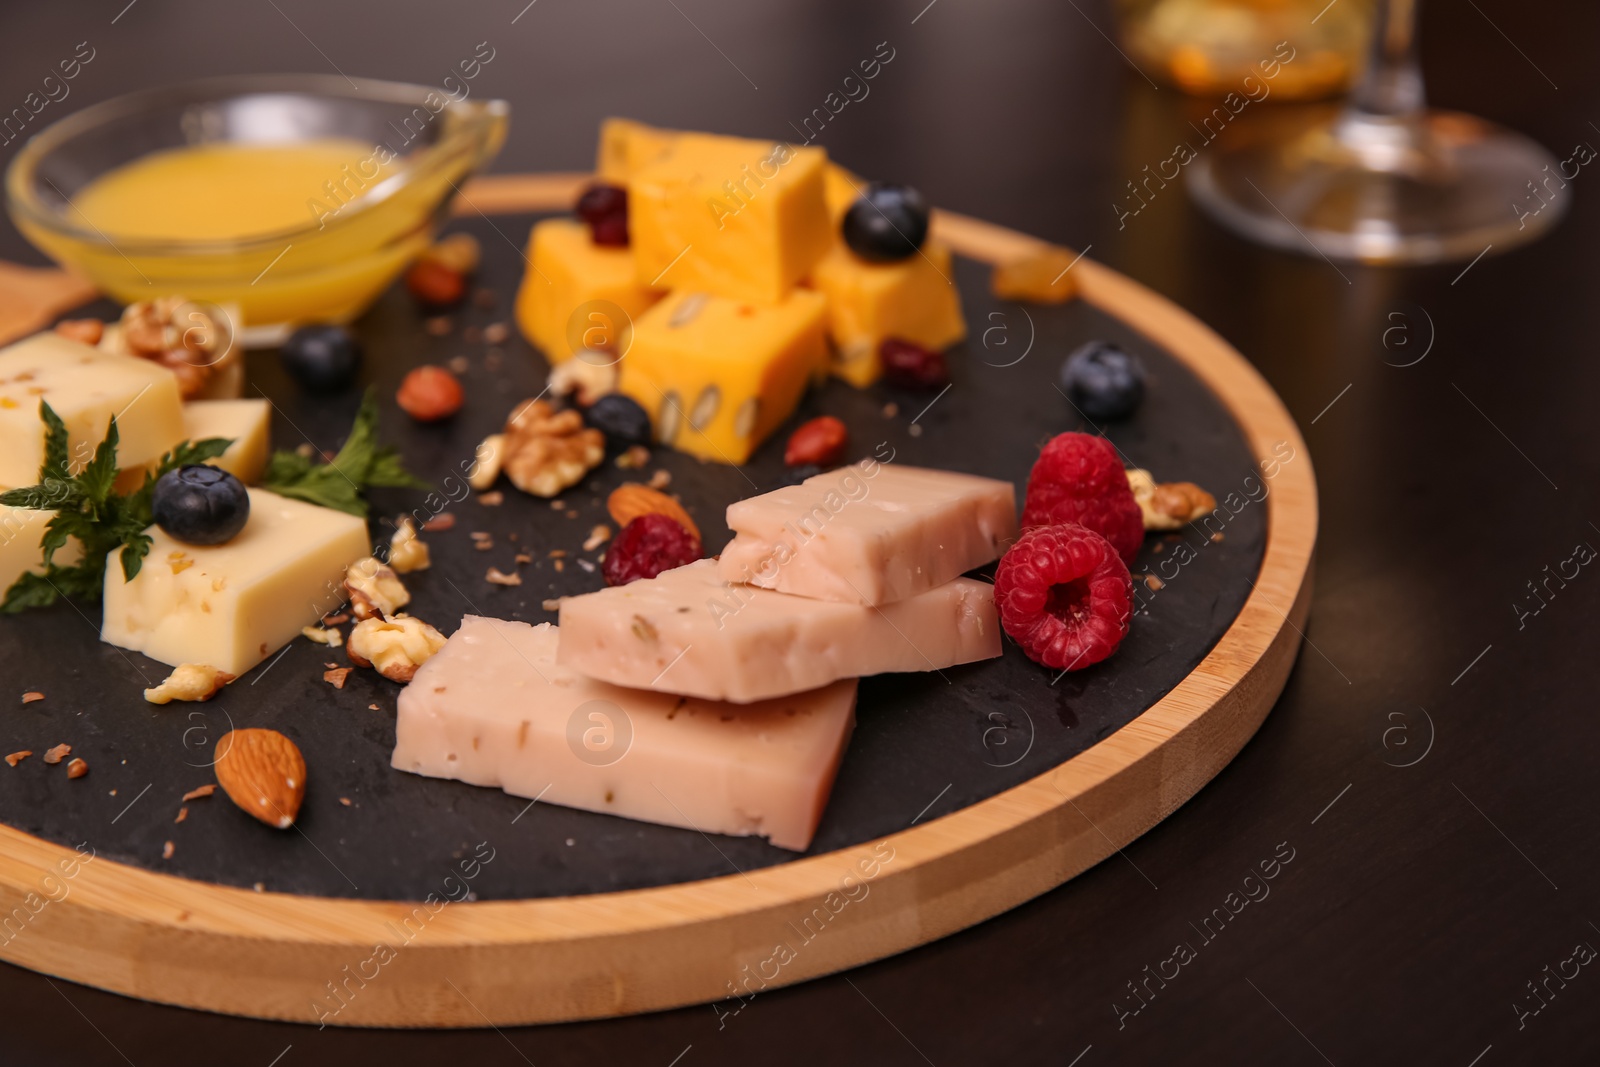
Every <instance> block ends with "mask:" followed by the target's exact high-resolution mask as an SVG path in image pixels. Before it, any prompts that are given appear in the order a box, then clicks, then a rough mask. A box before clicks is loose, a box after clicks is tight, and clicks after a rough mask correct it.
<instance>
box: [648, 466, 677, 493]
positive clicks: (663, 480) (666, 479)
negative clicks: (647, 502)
mask: <svg viewBox="0 0 1600 1067" xmlns="http://www.w3.org/2000/svg"><path fill="white" fill-rule="evenodd" d="M645 484H647V485H649V486H650V488H652V489H665V488H666V487H667V486H669V485H671V484H672V472H671V471H664V470H662V471H654V472H652V473H651V475H650V481H649V482H647V483H645Z"/></svg>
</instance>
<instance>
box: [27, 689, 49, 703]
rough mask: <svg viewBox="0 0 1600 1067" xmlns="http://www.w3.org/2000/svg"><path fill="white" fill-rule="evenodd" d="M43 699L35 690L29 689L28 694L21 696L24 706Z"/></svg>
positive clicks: (41, 694) (42, 695)
mask: <svg viewBox="0 0 1600 1067" xmlns="http://www.w3.org/2000/svg"><path fill="white" fill-rule="evenodd" d="M43 699H44V694H43V693H41V692H39V691H38V690H37V689H30V690H29V691H28V692H26V693H23V694H22V702H23V703H24V704H32V703H33V702H34V701H35V700H43Z"/></svg>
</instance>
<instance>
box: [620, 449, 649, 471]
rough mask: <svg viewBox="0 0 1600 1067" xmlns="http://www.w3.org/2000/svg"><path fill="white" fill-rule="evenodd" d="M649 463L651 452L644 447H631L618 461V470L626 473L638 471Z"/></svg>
mask: <svg viewBox="0 0 1600 1067" xmlns="http://www.w3.org/2000/svg"><path fill="white" fill-rule="evenodd" d="M649 462H650V450H649V449H648V448H646V447H644V445H629V446H628V447H627V450H626V451H624V452H623V453H622V454H621V455H620V456H618V457H617V460H616V463H617V468H618V469H619V470H625V471H631V470H638V469H639V468H640V467H643V466H644V465H645V464H646V463H649Z"/></svg>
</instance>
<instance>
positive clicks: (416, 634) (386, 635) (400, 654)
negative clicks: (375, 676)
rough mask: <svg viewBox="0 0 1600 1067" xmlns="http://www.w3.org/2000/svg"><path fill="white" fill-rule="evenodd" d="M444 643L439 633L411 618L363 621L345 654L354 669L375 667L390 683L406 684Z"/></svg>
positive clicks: (351, 634)
mask: <svg viewBox="0 0 1600 1067" xmlns="http://www.w3.org/2000/svg"><path fill="white" fill-rule="evenodd" d="M444 641H445V638H444V635H443V634H441V633H440V632H439V631H438V630H435V629H434V628H433V627H432V626H429V625H428V624H427V623H425V622H423V621H422V620H421V619H415V618H412V617H411V616H410V615H396V616H395V617H394V618H392V619H363V620H362V621H361V622H358V623H356V627H355V629H354V630H351V631H350V640H349V642H348V643H347V644H346V645H345V654H346V655H348V656H349V657H350V662H351V663H354V664H355V665H356V666H357V667H373V668H376V669H377V672H378V673H379V674H381V675H383V676H384V677H385V678H387V679H389V680H390V681H391V682H409V681H411V679H412V677H413V676H415V675H416V673H417V668H418V667H420V666H422V664H424V663H425V662H427V660H428V657H429V656H432V655H433V654H434V653H435V652H437V651H439V650H440V649H441V648H443V647H444Z"/></svg>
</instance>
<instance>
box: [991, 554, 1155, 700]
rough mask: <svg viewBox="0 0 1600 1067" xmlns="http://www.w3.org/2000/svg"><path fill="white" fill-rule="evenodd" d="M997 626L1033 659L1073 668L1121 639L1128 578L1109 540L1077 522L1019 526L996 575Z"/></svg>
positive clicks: (1129, 598) (1129, 608) (1128, 611)
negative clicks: (1022, 530)
mask: <svg viewBox="0 0 1600 1067" xmlns="http://www.w3.org/2000/svg"><path fill="white" fill-rule="evenodd" d="M994 599H995V603H996V605H998V607H999V609H1000V625H1001V627H1002V628H1004V630H1005V632H1006V633H1008V634H1010V635H1011V638H1012V640H1014V641H1016V642H1017V644H1019V645H1021V646H1022V651H1024V652H1026V653H1027V654H1028V658H1029V659H1031V660H1033V661H1034V662H1035V663H1042V664H1044V665H1045V666H1046V667H1052V668H1055V669H1057V670H1066V671H1072V670H1078V669H1079V668H1082V667H1087V666H1089V665H1090V664H1091V663H1099V662H1100V661H1101V660H1103V659H1105V658H1106V657H1107V656H1109V655H1111V653H1113V652H1115V651H1116V650H1117V646H1118V645H1120V644H1122V639H1123V638H1124V637H1126V636H1127V635H1128V619H1129V617H1130V616H1131V615H1132V614H1133V579H1132V578H1131V577H1129V576H1128V566H1127V564H1125V563H1123V562H1122V559H1121V557H1120V556H1118V555H1117V550H1116V549H1115V548H1113V547H1112V546H1111V542H1109V541H1107V540H1106V539H1105V538H1104V537H1101V536H1100V535H1099V534H1097V533H1095V532H1094V531H1093V530H1088V529H1085V528H1084V527H1082V526H1079V525H1077V524H1075V523H1063V524H1061V525H1059V526H1035V527H1034V528H1033V529H1031V530H1026V531H1024V532H1023V534H1022V536H1021V537H1019V538H1018V539H1017V543H1016V544H1014V545H1012V546H1011V548H1010V549H1009V550H1007V552H1006V554H1005V555H1004V556H1002V557H1000V566H999V567H998V568H996V570H995V573H994Z"/></svg>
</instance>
